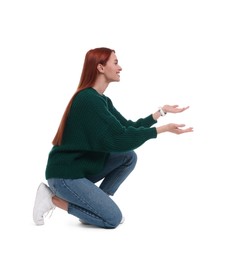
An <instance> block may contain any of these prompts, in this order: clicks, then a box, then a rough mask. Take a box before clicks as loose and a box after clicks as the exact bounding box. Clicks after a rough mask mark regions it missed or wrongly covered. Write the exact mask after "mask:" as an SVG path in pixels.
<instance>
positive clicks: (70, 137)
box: [46, 88, 157, 179]
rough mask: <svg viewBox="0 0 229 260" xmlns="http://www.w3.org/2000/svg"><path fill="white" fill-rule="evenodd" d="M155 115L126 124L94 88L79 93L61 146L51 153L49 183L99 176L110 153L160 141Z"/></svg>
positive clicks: (47, 172)
mask: <svg viewBox="0 0 229 260" xmlns="http://www.w3.org/2000/svg"><path fill="white" fill-rule="evenodd" d="M156 122H157V121H156V120H154V119H153V117H152V115H149V116H147V117H146V118H141V119H139V120H137V121H136V122H133V121H131V120H126V119H125V118H124V117H123V116H122V115H121V114H120V113H119V112H118V111H117V110H116V109H115V107H114V106H113V104H112V102H111V100H110V99H109V98H108V97H106V96H105V95H100V94H99V93H98V92H97V91H96V90H94V89H93V88H88V89H85V90H82V91H81V92H79V93H78V94H77V95H76V96H75V98H74V100H73V103H72V107H71V109H70V112H69V115H68V118H67V123H66V126H65V130H64V134H63V139H62V144H61V145H60V146H53V148H52V150H51V151H50V153H49V157H48V162H47V167H46V179H49V178H64V179H77V178H82V177H87V176H89V175H94V174H97V173H99V172H100V171H101V169H102V168H103V165H104V163H105V161H106V158H107V156H108V155H109V153H110V152H125V151H130V150H134V149H136V148H138V147H139V146H141V145H142V144H143V143H145V142H146V141H147V140H149V139H151V138H156V137H157V131H156V128H155V127H152V128H151V126H152V125H153V124H155V123H156Z"/></svg>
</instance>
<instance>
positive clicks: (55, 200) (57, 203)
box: [52, 196, 68, 211]
mask: <svg viewBox="0 0 229 260" xmlns="http://www.w3.org/2000/svg"><path fill="white" fill-rule="evenodd" d="M52 203H53V204H54V205H55V206H56V207H58V208H60V209H63V210H65V211H67V210H68V202H67V201H65V200H62V199H60V198H58V197H57V196H53V197H52Z"/></svg>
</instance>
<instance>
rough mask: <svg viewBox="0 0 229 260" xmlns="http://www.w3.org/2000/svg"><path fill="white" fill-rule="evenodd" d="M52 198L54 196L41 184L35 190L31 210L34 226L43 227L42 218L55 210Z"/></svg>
mask: <svg viewBox="0 0 229 260" xmlns="http://www.w3.org/2000/svg"><path fill="white" fill-rule="evenodd" d="M53 196H54V194H53V193H52V191H51V190H50V188H49V187H48V186H47V185H46V184H44V183H43V182H42V183H41V184H40V185H39V187H38V189H37V194H36V198H35V203H34V208H33V221H34V222H35V224H36V225H44V217H45V216H47V214H48V213H49V212H50V211H53V210H54V209H55V205H54V204H53V202H52V197H53Z"/></svg>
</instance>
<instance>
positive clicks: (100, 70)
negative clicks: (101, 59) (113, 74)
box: [97, 64, 103, 73]
mask: <svg viewBox="0 0 229 260" xmlns="http://www.w3.org/2000/svg"><path fill="white" fill-rule="evenodd" d="M97 69H98V71H99V72H100V73H102V72H103V65H102V64H98V65H97Z"/></svg>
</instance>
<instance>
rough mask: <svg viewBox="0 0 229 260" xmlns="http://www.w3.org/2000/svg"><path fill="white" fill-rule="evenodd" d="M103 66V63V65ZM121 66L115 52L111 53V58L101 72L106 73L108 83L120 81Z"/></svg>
mask: <svg viewBox="0 0 229 260" xmlns="http://www.w3.org/2000/svg"><path fill="white" fill-rule="evenodd" d="M101 66H102V65H101ZM121 70H122V68H121V66H119V64H118V59H117V57H116V55H115V53H114V52H112V53H111V56H110V58H109V60H108V61H107V64H106V65H105V66H102V70H101V72H102V73H103V74H104V76H105V78H106V80H107V82H108V83H110V82H114V81H120V75H119V73H120V71H121Z"/></svg>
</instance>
